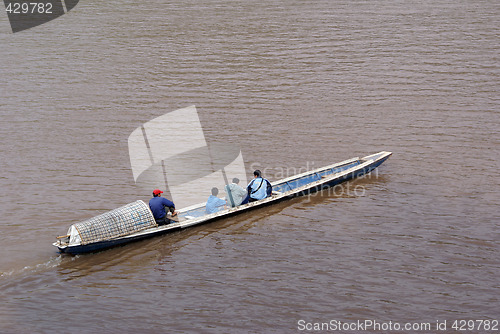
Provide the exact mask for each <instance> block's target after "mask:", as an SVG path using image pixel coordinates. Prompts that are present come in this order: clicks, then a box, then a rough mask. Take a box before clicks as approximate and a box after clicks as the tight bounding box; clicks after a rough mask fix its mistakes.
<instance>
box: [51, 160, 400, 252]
mask: <svg viewBox="0 0 500 334" xmlns="http://www.w3.org/2000/svg"><path fill="white" fill-rule="evenodd" d="M391 155H392V153H391V152H379V153H376V154H373V155H370V156H366V157H364V158H362V159H359V158H354V159H350V160H346V161H343V162H341V163H338V164H334V165H331V166H327V167H323V168H319V169H317V170H314V171H309V172H305V173H302V174H299V175H295V176H292V177H289V178H286V179H283V180H280V181H276V182H273V183H272V185H273V190H274V189H276V191H274V192H273V195H272V196H271V197H267V198H265V199H263V200H260V201H256V202H252V203H248V204H244V205H240V206H238V207H235V208H230V209H225V210H222V211H220V212H217V213H214V214H209V215H205V212H204V211H205V206H204V203H203V204H200V205H197V206H193V207H190V208H185V209H181V210H179V212H180V213H179V216H180V217H181V218H182V220H181V221H180V222H176V223H173V224H169V225H165V226H159V227H155V228H150V229H147V230H144V231H141V232H137V233H134V234H132V235H128V236H124V237H119V238H114V239H111V240H104V241H98V242H94V243H89V244H85V245H81V244H80V245H68V244H63V243H61V242H60V241H59V242H55V243H54V244H53V245H54V246H56V247H57V248H58V249H59V251H60V252H61V253H68V254H83V253H91V252H97V251H101V250H105V249H108V248H112V247H116V246H119V245H123V244H127V243H130V242H134V241H138V240H143V239H146V238H151V237H154V236H157V235H162V234H165V233H169V232H173V231H177V230H180V229H184V228H187V227H191V226H194V225H201V224H206V223H209V222H213V221H215V220H219V219H223V218H228V217H231V216H234V215H237V214H239V213H241V212H243V211H249V210H254V209H256V208H260V207H263V206H267V205H271V204H275V203H277V202H281V201H283V200H286V199H289V198H292V197H298V196H303V195H307V194H311V193H314V192H317V191H321V190H323V189H326V188H329V187H333V186H336V185H338V184H340V183H343V182H346V181H348V180H351V179H353V178H356V177H360V176H362V175H365V174H368V173H370V172H372V171H373V170H374V169H375V168H377V167H378V166H380V165H381V164H382V163H383V162H384V161H386V160H387V159H388V158H389V157H390V156H391Z"/></svg>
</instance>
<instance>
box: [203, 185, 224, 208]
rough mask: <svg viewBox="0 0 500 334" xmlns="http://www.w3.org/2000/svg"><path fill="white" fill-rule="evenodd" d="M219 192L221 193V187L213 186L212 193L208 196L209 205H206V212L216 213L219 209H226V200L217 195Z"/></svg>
mask: <svg viewBox="0 0 500 334" xmlns="http://www.w3.org/2000/svg"><path fill="white" fill-rule="evenodd" d="M218 194H219V189H217V188H216V187H213V188H212V195H210V197H209V198H208V201H207V205H206V207H205V213H207V214H210V213H215V212H217V211H220V210H222V209H224V207H225V205H226V201H225V200H223V199H220V198H219V197H217V195H218Z"/></svg>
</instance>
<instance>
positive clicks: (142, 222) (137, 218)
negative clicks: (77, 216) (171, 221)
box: [74, 201, 158, 245]
mask: <svg viewBox="0 0 500 334" xmlns="http://www.w3.org/2000/svg"><path fill="white" fill-rule="evenodd" d="M156 226H158V225H157V224H156V222H155V219H154V217H153V214H152V213H151V210H150V209H149V207H148V205H147V204H146V203H144V202H143V201H136V202H133V203H130V204H127V205H125V206H122V207H120V208H118V209H114V210H111V211H109V212H106V213H103V214H102V215H99V216H96V217H94V218H91V219H89V220H86V221H84V222H81V223H76V224H74V227H75V228H76V229H77V230H78V233H79V234H80V238H81V244H82V245H86V244H89V243H92V242H98V241H103V240H109V239H112V238H116V237H119V236H124V235H128V234H131V233H134V232H138V231H141V230H144V229H146V228H151V227H156Z"/></svg>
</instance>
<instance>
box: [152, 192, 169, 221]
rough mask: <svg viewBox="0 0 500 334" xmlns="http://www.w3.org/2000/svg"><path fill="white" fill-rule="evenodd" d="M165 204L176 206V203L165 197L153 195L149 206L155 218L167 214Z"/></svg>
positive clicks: (160, 217)
mask: <svg viewBox="0 0 500 334" xmlns="http://www.w3.org/2000/svg"><path fill="white" fill-rule="evenodd" d="M165 206H168V207H175V206H174V203H172V202H171V201H169V200H168V199H166V198H164V197H153V198H151V199H150V200H149V208H150V209H151V212H153V216H154V217H155V219H162V218H163V217H165V216H166V215H167V213H166V212H165Z"/></svg>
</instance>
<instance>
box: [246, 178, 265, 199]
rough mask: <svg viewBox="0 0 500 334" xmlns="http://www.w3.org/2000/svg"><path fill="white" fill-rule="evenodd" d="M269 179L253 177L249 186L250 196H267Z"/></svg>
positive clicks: (256, 197)
mask: <svg viewBox="0 0 500 334" xmlns="http://www.w3.org/2000/svg"><path fill="white" fill-rule="evenodd" d="M268 182H269V181H267V180H266V179H263V178H261V177H258V178H255V179H253V180H252V181H251V182H250V183H249V184H248V187H247V189H248V188H250V197H251V198H253V199H257V200H259V199H264V198H266V197H267V183H268Z"/></svg>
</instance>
